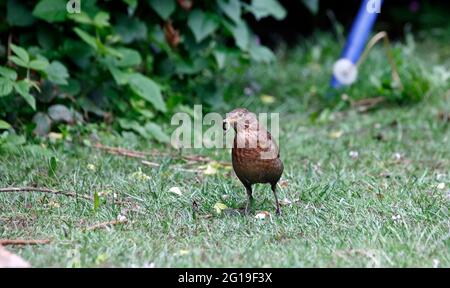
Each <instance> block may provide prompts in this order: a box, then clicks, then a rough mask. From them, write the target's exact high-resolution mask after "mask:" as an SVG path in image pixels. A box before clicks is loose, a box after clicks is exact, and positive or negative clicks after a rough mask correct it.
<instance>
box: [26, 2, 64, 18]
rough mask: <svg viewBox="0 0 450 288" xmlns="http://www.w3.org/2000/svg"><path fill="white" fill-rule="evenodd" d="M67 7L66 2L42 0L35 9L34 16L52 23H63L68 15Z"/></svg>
mask: <svg viewBox="0 0 450 288" xmlns="http://www.w3.org/2000/svg"><path fill="white" fill-rule="evenodd" d="M66 5H67V1H66V0H41V1H39V3H38V4H37V5H36V6H35V7H34V10H33V15H34V16H35V17H36V18H39V19H42V20H44V21H47V22H50V23H54V22H62V21H64V20H66V17H67V14H68V12H67V9H66Z"/></svg>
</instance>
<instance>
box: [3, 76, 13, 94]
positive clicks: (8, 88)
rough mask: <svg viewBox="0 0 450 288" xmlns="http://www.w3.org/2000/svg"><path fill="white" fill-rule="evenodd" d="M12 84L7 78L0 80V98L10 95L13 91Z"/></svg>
mask: <svg viewBox="0 0 450 288" xmlns="http://www.w3.org/2000/svg"><path fill="white" fill-rule="evenodd" d="M13 84H14V82H12V81H11V80H10V79H8V78H0V97H2V96H7V95H9V94H11V92H12V90H13Z"/></svg>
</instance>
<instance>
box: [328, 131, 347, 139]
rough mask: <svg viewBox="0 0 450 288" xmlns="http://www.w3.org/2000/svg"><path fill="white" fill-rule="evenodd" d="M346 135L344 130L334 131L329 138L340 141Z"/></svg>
mask: <svg viewBox="0 0 450 288" xmlns="http://www.w3.org/2000/svg"><path fill="white" fill-rule="evenodd" d="M342 135H344V132H343V131H342V130H338V131H332V132H330V134H328V136H329V137H330V138H331V139H338V138H341V136H342Z"/></svg>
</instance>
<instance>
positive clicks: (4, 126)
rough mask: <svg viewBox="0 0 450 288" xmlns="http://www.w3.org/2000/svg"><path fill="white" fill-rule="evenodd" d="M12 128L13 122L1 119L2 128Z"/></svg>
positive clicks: (0, 126) (0, 127)
mask: <svg viewBox="0 0 450 288" xmlns="http://www.w3.org/2000/svg"><path fill="white" fill-rule="evenodd" d="M9 128H11V124H9V123H8V122H6V121H3V120H2V119H0V129H2V130H5V129H9Z"/></svg>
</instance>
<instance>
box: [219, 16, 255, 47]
mask: <svg viewBox="0 0 450 288" xmlns="http://www.w3.org/2000/svg"><path fill="white" fill-rule="evenodd" d="M224 24H225V27H226V28H227V29H228V30H229V31H230V32H231V34H232V35H233V38H234V41H235V43H236V45H237V46H238V47H239V48H240V49H241V50H243V51H247V50H248V46H249V44H250V30H249V28H248V26H247V23H245V22H244V21H242V20H241V21H239V22H238V23H236V24H235V25H233V24H229V23H227V22H225V23H224Z"/></svg>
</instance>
